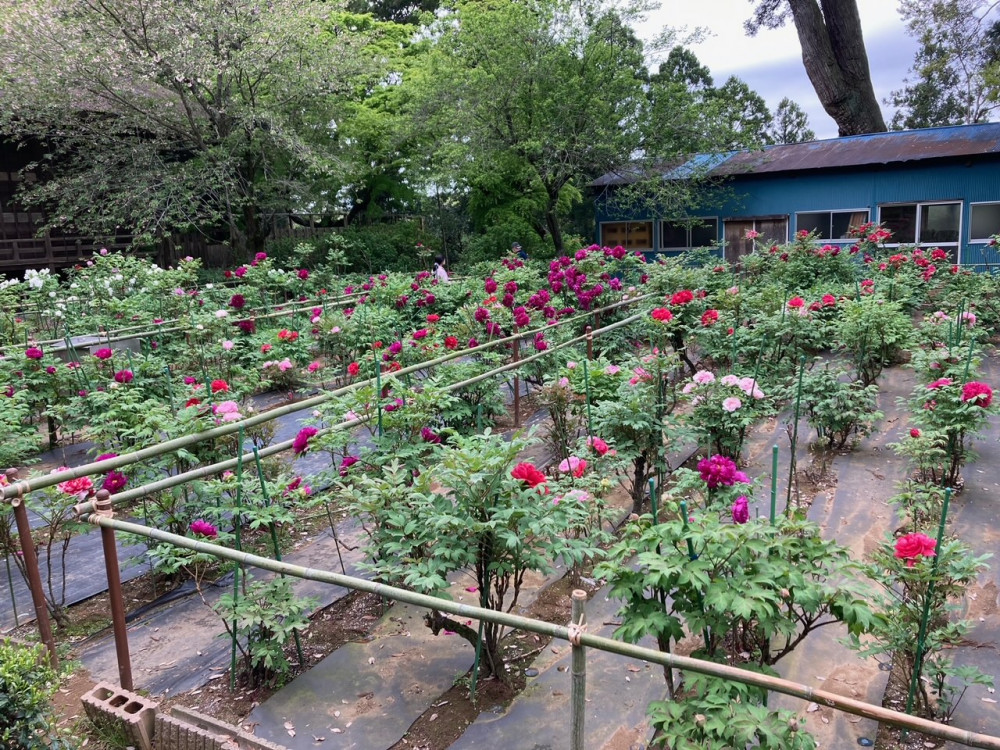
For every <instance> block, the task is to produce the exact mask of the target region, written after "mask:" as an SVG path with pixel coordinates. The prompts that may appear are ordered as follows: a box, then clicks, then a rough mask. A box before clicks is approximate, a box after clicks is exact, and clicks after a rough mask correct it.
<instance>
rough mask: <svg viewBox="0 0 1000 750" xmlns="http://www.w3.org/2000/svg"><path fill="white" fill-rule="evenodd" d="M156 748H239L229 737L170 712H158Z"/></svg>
mask: <svg viewBox="0 0 1000 750" xmlns="http://www.w3.org/2000/svg"><path fill="white" fill-rule="evenodd" d="M153 741H154V745H155V747H156V750H237V747H238V746H237V745H236V743H235V742H234V741H233V740H232V739H230V738H229V737H225V736H219V735H216V734H215V733H214V732H210V731H208V730H206V729H202V728H200V727H197V726H194V725H192V724H189V723H187V722H186V721H184V720H183V719H178V718H175V717H173V716H170V715H169V714H165V713H162V712H161V713H158V714H156V723H155V733H154V737H153Z"/></svg>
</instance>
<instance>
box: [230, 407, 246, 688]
mask: <svg viewBox="0 0 1000 750" xmlns="http://www.w3.org/2000/svg"><path fill="white" fill-rule="evenodd" d="M237 435H238V438H237V440H238V442H237V446H238V447H237V449H236V458H237V460H236V513H235V514H234V516H233V521H234V523H233V533H234V534H235V536H236V549H237V551H239V552H242V551H243V539H242V536H241V535H240V525H241V523H242V518H241V517H240V516H241V515H242V514H241V512H240V508H241V506H242V504H243V426H242V425H240V429H239V432H237ZM239 595H240V566H239V565H237V566H236V568H235V570H234V571H233V638H232V641H233V645H232V655H231V656H230V661H229V689H230V690H231V691H232V690H236V649H237V646H238V644H237V638H238V635H237V633H236V623H237V619H236V603H237V601H238V598H239Z"/></svg>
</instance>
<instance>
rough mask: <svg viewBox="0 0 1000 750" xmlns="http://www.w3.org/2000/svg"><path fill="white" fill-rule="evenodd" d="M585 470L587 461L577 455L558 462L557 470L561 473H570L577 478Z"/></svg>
mask: <svg viewBox="0 0 1000 750" xmlns="http://www.w3.org/2000/svg"><path fill="white" fill-rule="evenodd" d="M586 470H587V462H586V461H584V460H583V459H582V458H578V457H577V456H570V457H569V458H566V459H563V460H562V461H560V462H559V471H561V472H562V473H563V474H572V475H573V476H574V477H576V478H577V479H579V478H580V477H582V476H583V472H585V471H586Z"/></svg>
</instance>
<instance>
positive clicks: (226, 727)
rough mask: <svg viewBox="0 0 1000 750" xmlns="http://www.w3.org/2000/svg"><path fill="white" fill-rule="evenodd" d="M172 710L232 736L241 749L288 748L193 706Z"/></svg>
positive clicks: (188, 719)
mask: <svg viewBox="0 0 1000 750" xmlns="http://www.w3.org/2000/svg"><path fill="white" fill-rule="evenodd" d="M170 712H171V713H172V714H173V715H174V718H177V719H180V720H182V721H185V722H187V723H188V724H192V725H194V726H196V727H199V728H200V729H204V730H205V731H208V732H212V733H214V734H216V735H224V736H227V737H230V738H232V740H233V742H234V743H235V744H234V745H232V747H237V748H239V750H286V748H285V747H283V746H282V745H278V744H276V743H274V742H269V741H268V740H265V739H263V738H262V737H254V736H253V735H252V734H250V733H248V732H245V731H243V730H242V729H240V728H239V727H234V726H233V725H232V724H227V723H226V722H224V721H219V720H218V719H216V718H213V717H211V716H208V715H206V714H203V713H201V712H200V711H196V710H195V709H193V708H185V707H184V706H174V707H173V708H171V709H170Z"/></svg>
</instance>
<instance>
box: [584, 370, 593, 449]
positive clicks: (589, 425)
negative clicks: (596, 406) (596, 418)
mask: <svg viewBox="0 0 1000 750" xmlns="http://www.w3.org/2000/svg"><path fill="white" fill-rule="evenodd" d="M583 384H584V386H585V388H586V392H587V434H588V435H593V434H594V423H593V420H592V419H591V417H590V368H589V367H588V366H587V360H586V359H585V360H583Z"/></svg>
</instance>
